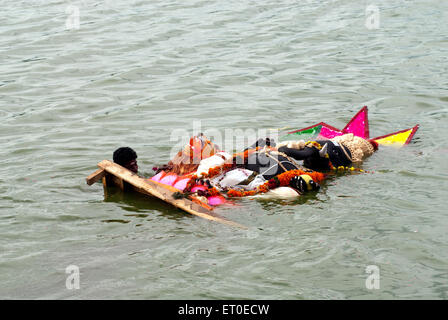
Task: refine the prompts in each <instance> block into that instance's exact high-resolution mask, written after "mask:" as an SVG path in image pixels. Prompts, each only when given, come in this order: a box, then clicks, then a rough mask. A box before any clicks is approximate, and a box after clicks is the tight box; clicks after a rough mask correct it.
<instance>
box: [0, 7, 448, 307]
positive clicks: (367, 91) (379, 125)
mask: <svg viewBox="0 0 448 320" xmlns="http://www.w3.org/2000/svg"><path fill="white" fill-rule="evenodd" d="M1 4H2V19H1V21H2V23H1V25H0V61H1V69H0V70H1V77H0V97H1V99H0V121H1V125H0V141H1V145H2V148H1V150H0V164H1V166H0V199H1V201H0V234H1V237H0V297H1V298H8V299H18V298H31V299H79V298H87V299H99V298H107V299H112V298H113V299H116V298H117V299H128V298H134V299H142V298H144V299H177V298H185V299H190V298H191V299H204V298H208V299H223V298H224V299H227V298H229V299H230V298H240V299H258V298H260V299H389V298H391V299H398V298H399V299H424V298H435V299H447V292H448V285H447V279H448V264H447V259H448V245H447V242H448V235H447V227H448V218H447V216H446V209H444V207H446V205H445V203H444V202H445V199H446V195H447V186H448V182H447V177H448V170H447V165H446V158H447V153H448V147H447V146H446V142H447V141H446V140H447V139H446V137H447V135H448V129H447V115H448V108H447V102H448V91H447V90H446V88H447V85H448V77H447V74H448V68H447V66H448V65H447V56H448V37H447V32H448V29H447V25H446V23H444V21H447V12H448V10H447V9H448V6H447V4H446V3H445V2H443V1H394V2H390V1H380V0H378V1H372V2H370V1H369V2H364V1H355V0H335V1H312V0H309V1H298V0H297V1H295V0H294V1H293V0H283V1H271V0H266V1H226V2H225V3H224V2H222V1H216V0H212V1H137V0H135V1H124V0H115V1H93V0H85V1H72V2H69V1H62V0H59V1H41V0H35V1H2V3H1ZM371 4H373V5H376V6H377V8H378V9H379V18H380V24H379V25H376V24H375V23H376V22H375V21H373V22H372V21H370V22H368V21H367V24H366V18H367V17H366V8H367V6H368V5H371ZM70 5H71V6H70ZM76 9H79V22H80V24H79V29H77V28H76V19H74V20H68V21H67V19H69V18H70V16H72V17H73V16H76ZM66 10H67V12H66ZM370 14H371V13H368V15H370ZM75 18H76V17H75ZM369 23H370V24H369ZM376 27H379V28H376ZM67 28H68V29H67ZM70 28H71V29H70ZM363 105H368V106H369V116H370V130H371V135H372V136H378V135H383V134H386V133H389V132H392V131H396V130H399V129H405V128H409V127H411V126H413V125H415V124H416V123H419V124H420V126H421V127H420V130H419V131H418V132H417V134H416V137H415V139H414V141H413V143H412V144H411V145H409V146H408V147H406V148H404V149H401V150H395V149H386V148H383V149H381V150H380V152H378V153H376V154H375V155H373V156H372V157H371V158H370V159H368V160H367V161H366V162H365V164H364V166H363V167H364V169H367V170H373V171H375V173H374V174H363V175H349V176H343V177H339V178H337V179H331V180H329V181H328V182H327V183H326V184H324V186H323V188H322V190H321V191H320V192H319V193H318V194H317V195H315V196H310V197H307V198H306V199H302V200H299V201H293V202H290V201H289V202H288V201H271V202H270V201H261V200H249V199H244V200H240V201H238V202H237V207H234V208H232V209H227V208H221V209H218V212H219V213H220V214H221V215H223V216H226V217H227V218H229V219H231V220H234V221H237V222H239V223H242V224H245V225H247V226H249V230H248V231H242V230H236V229H233V228H229V227H226V226H223V225H220V224H217V223H213V222H209V221H206V220H203V219H200V218H196V217H192V216H189V215H187V214H184V213H182V212H181V211H178V210H176V209H173V208H172V207H171V206H169V205H167V204H164V203H161V202H158V201H153V202H150V201H148V200H147V199H145V198H144V197H142V196H139V195H135V194H120V193H114V194H113V195H111V196H110V197H109V198H107V199H104V196H103V190H102V186H101V185H100V184H96V185H94V186H91V187H89V186H87V185H86V184H85V180H84V179H85V177H86V176H87V175H88V174H90V173H91V172H93V171H94V170H95V169H96V163H97V162H99V161H101V160H102V159H105V158H108V159H110V158H111V157H112V151H113V150H114V149H115V148H117V147H120V146H126V145H129V146H131V147H133V148H134V149H135V150H137V152H138V155H139V158H138V160H139V164H140V168H141V169H142V173H144V174H146V175H148V174H150V173H151V168H152V166H153V165H154V164H160V163H163V162H166V160H167V159H168V158H169V155H170V152H171V148H172V146H173V142H172V141H170V136H171V134H172V132H173V130H174V129H178V128H185V129H187V130H190V131H191V129H192V127H193V121H194V120H201V125H202V127H203V128H204V129H210V128H216V129H218V130H220V131H221V132H224V130H225V129H228V128H231V129H243V130H244V129H247V128H253V129H263V128H281V127H286V126H289V127H292V128H300V127H305V126H309V125H311V124H313V123H316V122H319V121H322V120H323V121H326V122H329V123H330V124H332V125H334V126H337V127H343V126H344V125H345V123H346V122H347V121H348V120H349V119H350V117H351V116H353V115H354V113H355V112H356V111H357V110H358V109H359V108H360V107H362V106H363ZM69 265H76V266H78V267H79V269H80V272H81V274H80V289H79V290H68V289H66V285H65V284H66V277H67V276H68V275H67V274H66V273H65V270H66V267H67V266H69ZM369 265H375V266H377V267H378V268H379V270H380V289H378V290H369V289H367V288H366V286H365V281H366V278H367V277H368V274H367V273H366V267H367V266H369Z"/></svg>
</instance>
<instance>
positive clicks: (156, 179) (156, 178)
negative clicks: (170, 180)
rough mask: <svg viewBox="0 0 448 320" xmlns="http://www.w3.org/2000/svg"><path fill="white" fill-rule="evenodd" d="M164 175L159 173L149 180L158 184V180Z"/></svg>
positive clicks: (161, 172)
mask: <svg viewBox="0 0 448 320" xmlns="http://www.w3.org/2000/svg"><path fill="white" fill-rule="evenodd" d="M164 175H165V172H164V171H160V172H159V173H158V174H156V175H155V176H154V177H152V178H151V179H149V180H152V181H155V182H160V179H161V178H162V177H163V176H164Z"/></svg>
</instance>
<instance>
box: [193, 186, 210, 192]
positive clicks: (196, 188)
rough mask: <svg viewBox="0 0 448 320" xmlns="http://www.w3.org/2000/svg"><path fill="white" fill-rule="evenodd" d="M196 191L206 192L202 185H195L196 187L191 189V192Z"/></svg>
mask: <svg viewBox="0 0 448 320" xmlns="http://www.w3.org/2000/svg"><path fill="white" fill-rule="evenodd" d="M198 190H202V191H205V190H207V187H206V186H203V185H202V184H197V185H195V186H193V188H191V192H196V191H198Z"/></svg>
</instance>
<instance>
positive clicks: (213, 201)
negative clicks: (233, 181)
mask: <svg viewBox="0 0 448 320" xmlns="http://www.w3.org/2000/svg"><path fill="white" fill-rule="evenodd" d="M207 200H208V204H209V205H211V206H217V205H220V204H223V203H225V202H226V198H224V197H223V196H211V197H208V198H207Z"/></svg>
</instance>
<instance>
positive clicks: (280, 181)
mask: <svg viewBox="0 0 448 320" xmlns="http://www.w3.org/2000/svg"><path fill="white" fill-rule="evenodd" d="M302 174H307V175H309V176H310V177H311V178H312V179H313V181H314V182H316V183H319V182H321V181H323V180H324V179H325V175H324V174H323V173H321V172H317V171H313V172H306V171H303V170H289V171H286V172H283V173H281V174H279V175H277V176H275V177H274V178H272V179H269V180H268V181H266V182H265V183H263V184H262V185H260V186H258V187H257V188H256V189H255V190H250V191H240V190H235V189H230V190H229V191H227V196H228V197H247V196H253V195H256V194H258V193H266V192H268V191H269V190H271V189H275V188H278V187H286V186H289V182H290V181H291V179H292V178H294V177H296V176H300V175H302Z"/></svg>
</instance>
